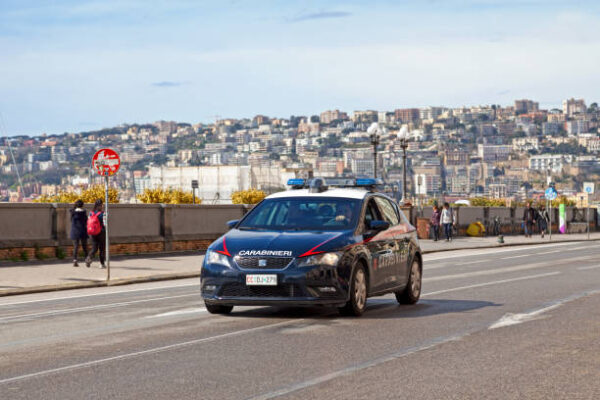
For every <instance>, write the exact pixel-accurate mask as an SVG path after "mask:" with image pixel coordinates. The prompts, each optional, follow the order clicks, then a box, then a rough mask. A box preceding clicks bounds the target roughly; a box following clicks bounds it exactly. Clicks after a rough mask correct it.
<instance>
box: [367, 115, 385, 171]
mask: <svg viewBox="0 0 600 400" xmlns="http://www.w3.org/2000/svg"><path fill="white" fill-rule="evenodd" d="M367 133H369V134H370V138H371V145H373V178H377V146H379V143H380V141H379V135H380V134H382V133H385V129H382V128H381V127H380V126H379V124H378V123H377V122H373V123H372V124H371V126H369V128H368V129H367Z"/></svg>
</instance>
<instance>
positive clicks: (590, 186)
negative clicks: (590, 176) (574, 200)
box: [583, 182, 595, 240]
mask: <svg viewBox="0 0 600 400" xmlns="http://www.w3.org/2000/svg"><path fill="white" fill-rule="evenodd" d="M594 186H595V185H594V182H583V191H584V192H585V193H586V195H587V205H586V207H585V223H586V225H587V238H588V240H589V239H590V194H594V189H595V187H594Z"/></svg>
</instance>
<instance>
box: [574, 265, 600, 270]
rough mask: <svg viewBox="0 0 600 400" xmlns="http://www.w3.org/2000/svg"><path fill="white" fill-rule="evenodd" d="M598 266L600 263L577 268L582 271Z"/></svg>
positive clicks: (599, 266)
mask: <svg viewBox="0 0 600 400" xmlns="http://www.w3.org/2000/svg"><path fill="white" fill-rule="evenodd" d="M596 268H600V265H590V266H587V267H579V268H577V269H578V270H580V271H587V270H588V269H596Z"/></svg>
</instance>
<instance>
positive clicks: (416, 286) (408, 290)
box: [395, 260, 422, 304]
mask: <svg viewBox="0 0 600 400" xmlns="http://www.w3.org/2000/svg"><path fill="white" fill-rule="evenodd" d="M421 275H422V274H421V265H420V264H419V261H418V260H413V262H412V265H411V267H410V276H409V278H408V284H407V285H406V287H405V288H404V289H403V290H402V291H399V292H396V293H395V295H396V300H398V303H400V304H415V303H416V302H417V301H419V297H421V282H422V281H421V279H422V277H421Z"/></svg>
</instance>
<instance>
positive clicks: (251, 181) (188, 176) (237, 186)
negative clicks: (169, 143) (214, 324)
mask: <svg viewBox="0 0 600 400" xmlns="http://www.w3.org/2000/svg"><path fill="white" fill-rule="evenodd" d="M148 176H149V177H150V186H151V187H152V188H163V189H167V188H174V189H181V190H185V191H191V187H192V180H197V181H198V190H197V191H196V194H197V196H198V197H199V198H201V199H202V200H203V202H204V204H231V194H232V193H233V192H236V191H239V190H247V189H250V188H254V189H260V190H264V191H266V192H273V191H276V190H284V189H285V188H286V183H287V180H288V179H289V178H295V175H294V173H290V172H284V171H282V170H281V168H279V167H262V166H256V167H255V166H247V165H243V166H237V165H220V166H200V167H174V168H168V167H151V168H150V171H149V172H148Z"/></svg>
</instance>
